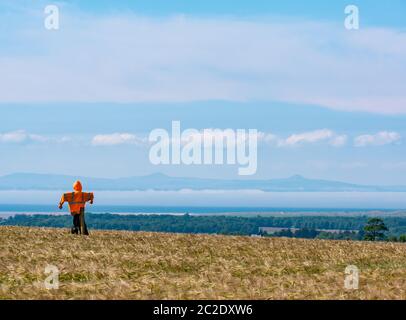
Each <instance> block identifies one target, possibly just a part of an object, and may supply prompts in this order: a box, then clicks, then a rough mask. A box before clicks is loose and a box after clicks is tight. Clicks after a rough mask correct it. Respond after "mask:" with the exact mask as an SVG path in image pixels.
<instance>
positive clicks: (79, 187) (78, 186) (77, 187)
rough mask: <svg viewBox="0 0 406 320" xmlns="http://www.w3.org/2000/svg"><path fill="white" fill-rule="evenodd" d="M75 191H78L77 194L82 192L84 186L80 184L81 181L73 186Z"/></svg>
mask: <svg viewBox="0 0 406 320" xmlns="http://www.w3.org/2000/svg"><path fill="white" fill-rule="evenodd" d="M73 190H75V191H77V192H82V184H81V183H80V181H79V180H78V181H76V182H75V183H74V184H73Z"/></svg>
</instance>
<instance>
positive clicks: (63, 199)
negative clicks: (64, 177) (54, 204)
mask: <svg viewBox="0 0 406 320" xmlns="http://www.w3.org/2000/svg"><path fill="white" fill-rule="evenodd" d="M64 203H65V194H63V195H62V197H61V200H60V201H59V209H62V207H63V204H64Z"/></svg>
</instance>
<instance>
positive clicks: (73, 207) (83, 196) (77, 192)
mask: <svg viewBox="0 0 406 320" xmlns="http://www.w3.org/2000/svg"><path fill="white" fill-rule="evenodd" d="M73 190H74V191H73V192H69V193H64V194H63V195H62V197H61V201H59V208H60V209H62V206H63V204H64V203H65V202H68V203H69V209H70V212H71V214H72V215H74V214H80V209H82V208H83V209H84V208H85V206H86V202H87V201H90V203H91V204H92V203H93V199H94V196H93V193H92V192H82V184H81V183H80V181H76V182H75V183H74V184H73Z"/></svg>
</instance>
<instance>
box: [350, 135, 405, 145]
mask: <svg viewBox="0 0 406 320" xmlns="http://www.w3.org/2000/svg"><path fill="white" fill-rule="evenodd" d="M400 139H401V136H400V134H399V133H397V132H393V131H392V132H388V131H381V132H378V133H376V134H373V135H372V134H365V135H360V136H358V137H355V138H354V146H356V147H366V146H383V145H387V144H393V143H398V142H399V141H400Z"/></svg>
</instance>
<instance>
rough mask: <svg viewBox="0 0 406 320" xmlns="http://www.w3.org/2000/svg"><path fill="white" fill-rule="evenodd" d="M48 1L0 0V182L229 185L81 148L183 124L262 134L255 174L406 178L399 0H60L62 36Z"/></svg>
mask: <svg viewBox="0 0 406 320" xmlns="http://www.w3.org/2000/svg"><path fill="white" fill-rule="evenodd" d="M47 4H50V3H49V2H48V1H35V2H33V1H2V2H1V4H0V21H1V22H0V40H1V41H0V70H2V72H1V74H0V86H1V88H2V90H0V119H1V121H2V122H1V127H0V152H1V154H2V156H1V157H0V175H4V174H8V173H12V172H42V173H61V174H72V175H88V176H99V177H103V176H105V177H117V176H131V175H144V174H150V173H153V172H164V173H167V174H170V175H177V176H206V177H207V176H208V177H217V178H218V177H223V178H240V177H238V176H236V170H235V167H232V166H231V167H229V166H165V167H156V166H153V165H151V164H150V163H149V160H148V146H147V145H143V144H142V143H138V144H137V143H135V142H134V141H135V140H134V141H117V143H116V144H115V145H111V144H110V145H95V144H94V143H92V142H93V141H94V137H95V136H97V135H103V136H109V135H117V134H129V135H131V136H133V137H134V139H136V138H140V139H143V138H145V137H147V136H148V133H149V132H150V131H151V130H153V129H155V128H167V129H169V128H170V125H171V121H173V120H180V121H181V124H182V128H184V129H187V128H196V129H199V130H200V129H204V128H220V129H227V128H232V129H251V128H254V129H257V130H259V131H260V132H261V133H262V134H263V135H264V137H267V138H264V139H263V141H261V142H260V146H259V150H258V152H259V154H258V157H259V159H258V172H257V174H256V176H255V177H254V178H279V177H286V176H290V175H294V174H302V175H304V176H307V177H314V178H324V179H334V180H343V181H349V182H357V183H370V184H406V147H405V143H404V139H405V137H406V129H405V128H406V85H405V84H406V31H405V26H406V19H404V18H405V12H406V3H405V2H404V1H394V0H393V1H388V2H383V1H351V2H350V3H349V2H348V1H329V2H327V1H306V2H304V1H292V0H289V1H231V0H230V1H228V0H227V1H212V0H209V1H199V2H198V1H180V0H175V1H164V0H156V1H145V0H142V1H120V2H119V3H116V2H112V1H103V0H102V1H86V2H85V1H69V2H63V1H58V2H55V4H57V5H58V6H59V8H60V21H61V25H60V29H59V30H58V31H48V30H45V28H44V27H43V19H44V14H43V9H44V6H45V5H47ZM347 4H356V5H358V6H359V9H360V23H361V25H360V26H361V28H360V30H352V31H350V30H346V29H345V28H344V26H343V21H344V18H345V15H344V8H345V6H346V5H347ZM292 137H293V138H292ZM289 139H290V140H289ZM292 139H299V140H298V141H299V142H298V143H295V144H294V145H288V144H287V142H288V141H292ZM295 141H296V140H295ZM337 142H339V143H337Z"/></svg>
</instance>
